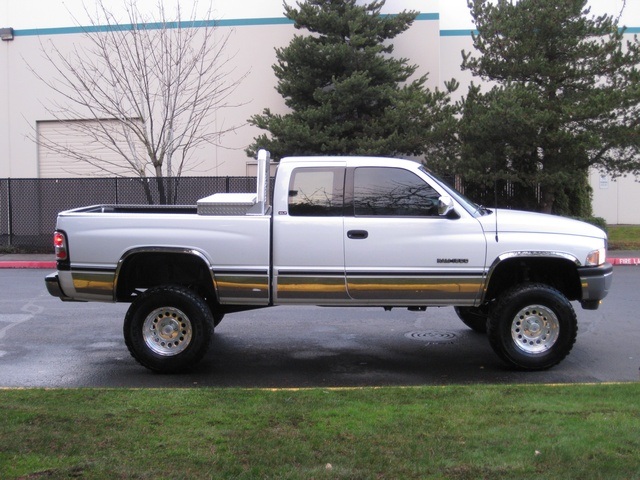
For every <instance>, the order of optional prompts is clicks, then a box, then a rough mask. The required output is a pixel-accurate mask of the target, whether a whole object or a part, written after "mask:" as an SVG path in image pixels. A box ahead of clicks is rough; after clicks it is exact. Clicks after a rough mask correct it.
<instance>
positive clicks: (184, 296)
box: [124, 286, 214, 373]
mask: <svg viewBox="0 0 640 480" xmlns="http://www.w3.org/2000/svg"><path fill="white" fill-rule="evenodd" d="M213 325H214V319H213V316H212V314H211V310H210V309H209V306H208V305H207V304H206V302H205V301H204V299H202V298H201V297H200V296H198V295H197V294H196V293H194V292H193V291H191V290H189V289H188V288H184V287H180V286H161V287H156V288H152V289H149V290H147V291H145V292H144V293H142V294H141V295H140V296H139V297H138V298H137V299H136V300H134V302H133V303H132V304H131V306H130V307H129V310H128V311H127V314H126V316H125V319H124V339H125V343H126V345H127V348H128V349H129V352H130V353H131V355H132V356H133V358H135V359H136V360H137V361H138V362H139V363H140V364H141V365H143V366H145V367H147V368H149V369H150V370H154V371H157V372H162V373H172V372H178V371H181V370H185V369H186V368H188V367H190V366H192V365H193V364H195V363H196V362H198V361H199V360H200V359H201V358H202V357H203V356H204V354H205V353H206V352H207V349H208V348H209V341H210V338H211V333H212V329H213Z"/></svg>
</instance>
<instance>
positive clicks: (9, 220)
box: [7, 178, 13, 246]
mask: <svg viewBox="0 0 640 480" xmlns="http://www.w3.org/2000/svg"><path fill="white" fill-rule="evenodd" d="M11 203H12V202H11V179H10V178H8V179H7V216H8V218H7V238H8V239H9V240H8V242H9V243H8V245H9V246H12V245H13V208H12V205H11Z"/></svg>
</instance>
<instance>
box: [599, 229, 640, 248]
mask: <svg viewBox="0 0 640 480" xmlns="http://www.w3.org/2000/svg"><path fill="white" fill-rule="evenodd" d="M607 230H608V235H609V249H610V250H640V225H611V226H609V227H608V229H607Z"/></svg>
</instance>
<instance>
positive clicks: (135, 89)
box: [32, 0, 246, 203]
mask: <svg viewBox="0 0 640 480" xmlns="http://www.w3.org/2000/svg"><path fill="white" fill-rule="evenodd" d="M124 2H125V3H124V7H125V12H126V18H124V19H122V20H121V19H118V18H116V15H115V14H114V13H113V11H112V10H110V9H109V7H108V6H107V2H106V1H103V0H97V4H96V10H95V13H92V12H89V10H88V9H87V8H86V7H85V12H86V13H87V16H88V17H89V19H90V20H89V23H90V24H89V26H85V27H82V28H83V41H82V42H79V43H78V44H76V46H75V47H74V48H73V49H72V50H71V51H66V50H64V49H63V48H61V47H59V46H56V44H54V43H53V42H51V41H50V42H46V43H44V42H43V43H41V50H42V52H43V55H44V57H45V59H46V60H47V61H48V62H49V63H50V64H51V65H52V66H53V68H54V69H55V72H56V75H54V76H53V77H51V78H48V77H45V76H43V75H42V74H40V73H38V71H37V70H36V69H34V68H32V71H33V73H34V74H35V75H36V76H37V77H38V78H40V80H42V81H43V82H44V83H45V84H46V85H47V86H49V87H50V88H51V89H53V90H54V91H55V92H56V93H57V96H56V97H57V99H58V100H56V101H54V102H52V103H51V104H50V105H49V106H47V107H46V108H47V111H48V113H49V114H50V115H51V116H52V117H53V118H54V119H55V120H57V121H59V122H64V123H65V126H67V127H68V128H69V129H70V130H71V131H73V132H74V133H75V134H78V135H82V136H85V137H86V138H87V140H88V141H90V142H95V143H96V144H98V145H100V146H102V147H103V148H106V149H107V150H108V151H110V152H112V153H115V154H117V158H118V159H119V160H118V161H115V162H114V161H109V160H105V158H104V157H100V156H98V155H96V156H94V155H92V154H91V153H87V151H86V150H82V151H78V150H74V149H73V148H70V147H69V146H68V145H66V144H65V143H63V142H61V141H60V140H59V139H53V138H42V136H36V137H37V141H38V143H39V144H40V146H41V147H43V148H45V149H48V150H51V151H53V152H55V153H57V154H61V155H65V156H67V157H70V158H71V159H73V160H75V161H79V162H88V163H90V164H91V165H93V166H95V167H96V168H97V169H100V171H102V172H104V173H107V174H110V175H116V176H122V175H123V173H122V172H123V166H124V167H126V168H125V169H124V171H125V172H127V173H128V175H131V174H133V175H134V176H137V177H140V178H141V179H143V180H145V179H146V178H148V177H164V176H175V177H179V176H180V175H181V174H182V173H183V172H184V171H185V167H186V166H187V164H188V162H189V160H190V159H192V156H193V152H194V150H196V149H198V148H200V147H203V146H205V145H216V144H218V143H219V139H220V137H221V136H222V135H223V134H224V133H227V132H229V131H231V130H234V129H235V128H237V126H225V125H219V124H218V123H217V120H216V112H218V111H219V110H220V109H222V108H229V107H232V106H233V105H231V104H230V103H229V96H230V94H231V93H232V92H233V91H234V90H235V89H236V88H237V86H238V85H239V83H240V82H241V81H242V79H243V78H244V77H245V76H246V72H245V73H241V74H239V75H237V76H235V77H234V69H233V68H232V66H231V63H230V60H231V59H232V57H231V56H229V55H228V54H227V52H225V48H226V47H227V44H228V40H229V35H230V33H231V31H229V32H226V33H225V34H221V33H219V32H220V29H218V28H216V26H215V21H213V20H211V19H210V15H208V16H207V18H206V19H204V20H197V19H196V8H195V7H194V8H193V10H191V15H190V16H189V19H188V20H182V19H181V16H182V13H183V12H181V11H180V8H179V5H177V8H176V11H175V19H173V18H171V19H170V18H168V15H167V10H166V9H165V7H164V5H163V4H162V1H160V3H159V4H158V9H157V11H156V12H155V14H152V15H147V14H143V12H141V11H140V10H139V8H138V7H137V6H136V1H135V0H124ZM210 12H211V11H210V10H209V12H208V13H209V14H210ZM77 23H78V24H79V22H77ZM78 120H89V121H78ZM190 167H193V165H190ZM142 183H143V184H144V185H145V188H146V190H145V191H146V194H147V198H148V200H149V202H150V203H153V201H152V195H151V191H150V189H149V187H148V182H146V181H143V182H142ZM157 184H158V197H159V201H160V203H173V202H174V201H175V195H176V193H177V192H176V191H167V189H165V187H164V182H163V181H158V182H157Z"/></svg>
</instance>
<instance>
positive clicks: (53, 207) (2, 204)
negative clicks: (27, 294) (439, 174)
mask: <svg viewBox="0 0 640 480" xmlns="http://www.w3.org/2000/svg"><path fill="white" fill-rule="evenodd" d="M445 180H446V181H447V182H448V183H449V184H450V185H454V186H455V187H456V188H457V189H458V190H460V191H461V192H463V193H464V192H465V190H469V191H468V192H467V193H469V194H470V195H471V196H472V198H473V199H474V200H475V201H477V202H479V203H481V204H484V205H491V206H496V205H499V206H502V207H509V206H510V202H511V200H512V199H513V198H514V197H515V196H516V192H515V190H514V188H513V186H512V185H510V184H507V185H500V186H499V185H494V186H493V188H491V187H488V188H485V187H480V188H478V187H477V186H473V182H471V183H469V184H467V182H465V181H464V179H462V178H461V177H460V176H456V177H447V178H445ZM465 187H466V188H465ZM255 191H256V177H171V178H163V179H158V178H149V179H140V178H61V179H39V178H33V179H0V215H1V218H0V247H16V248H19V249H22V250H38V251H45V250H46V249H47V248H49V247H50V246H51V236H52V233H53V230H54V229H55V224H56V217H57V214H58V212H60V211H63V210H69V209H72V208H78V207H84V206H87V205H98V204H108V205H113V204H116V205H149V204H163V203H169V204H173V205H195V204H196V202H197V201H198V200H199V199H200V198H204V197H206V196H209V195H213V194H214V193H242V192H255ZM271 191H273V179H272V189H271Z"/></svg>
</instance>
